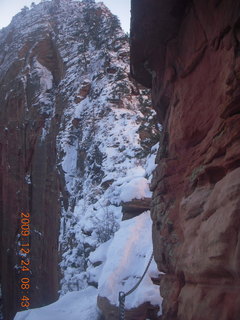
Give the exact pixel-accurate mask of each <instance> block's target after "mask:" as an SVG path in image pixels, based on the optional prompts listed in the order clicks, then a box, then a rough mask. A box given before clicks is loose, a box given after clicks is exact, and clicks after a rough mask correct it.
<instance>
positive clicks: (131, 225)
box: [99, 211, 161, 309]
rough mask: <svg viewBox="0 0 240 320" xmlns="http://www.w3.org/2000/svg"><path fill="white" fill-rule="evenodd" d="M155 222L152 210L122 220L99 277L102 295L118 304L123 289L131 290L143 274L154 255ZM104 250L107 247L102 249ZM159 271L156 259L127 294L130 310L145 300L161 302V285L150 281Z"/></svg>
mask: <svg viewBox="0 0 240 320" xmlns="http://www.w3.org/2000/svg"><path fill="white" fill-rule="evenodd" d="M151 230H152V221H151V218H150V212H149V211H148V212H145V213H143V214H141V215H140V216H138V217H135V218H133V219H130V220H126V221H122V222H121V224H120V229H119V230H118V231H117V232H116V233H115V235H114V237H113V240H112V242H111V243H110V245H109V248H108V251H107V258H106V261H105V264H104V266H103V269H102V273H101V276H100V279H99V295H100V296H102V297H107V298H108V299H109V300H110V302H111V303H112V304H114V305H118V294H119V292H120V291H123V292H125V293H126V292H128V291H129V290H130V289H132V287H134V286H135V284H136V283H137V282H138V280H139V278H140V277H141V276H142V274H143V273H144V271H145V269H146V266H147V264H148V262H149V259H150V257H151V254H152V233H151ZM102 250H105V248H102ZM155 274H158V272H157V266H156V263H155V261H152V262H151V265H150V268H149V270H148V272H147V274H146V275H145V277H144V278H143V281H142V282H141V283H140V285H139V287H138V288H137V289H136V290H135V291H134V292H133V293H132V294H131V295H129V296H127V297H126V301H125V306H126V308H127V309H131V308H135V307H137V306H139V305H141V304H142V303H144V302H145V301H149V302H151V303H152V305H158V306H159V307H160V305H161V299H160V296H159V287H158V286H157V285H154V284H153V283H152V281H151V278H150V277H151V275H155Z"/></svg>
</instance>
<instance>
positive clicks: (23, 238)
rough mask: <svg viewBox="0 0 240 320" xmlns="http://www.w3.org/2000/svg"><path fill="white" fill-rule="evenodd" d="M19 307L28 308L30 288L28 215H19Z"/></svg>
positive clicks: (27, 213)
mask: <svg viewBox="0 0 240 320" xmlns="http://www.w3.org/2000/svg"><path fill="white" fill-rule="evenodd" d="M20 218H21V220H20V223H21V226H20V230H21V231H20V246H19V250H20V252H19V256H20V282H19V289H20V301H19V303H20V306H21V308H22V309H23V310H26V309H28V308H29V307H30V304H31V303H30V297H29V293H30V288H31V280H30V274H31V261H30V250H31V249H30V218H31V216H30V213H29V212H26V213H24V212H21V213H20Z"/></svg>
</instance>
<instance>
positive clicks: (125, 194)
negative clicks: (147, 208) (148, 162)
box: [119, 178, 152, 202]
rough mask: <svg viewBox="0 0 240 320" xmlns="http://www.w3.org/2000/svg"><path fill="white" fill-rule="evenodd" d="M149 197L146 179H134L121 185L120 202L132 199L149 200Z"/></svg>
mask: <svg viewBox="0 0 240 320" xmlns="http://www.w3.org/2000/svg"><path fill="white" fill-rule="evenodd" d="M151 195H152V193H151V192H150V190H149V184H148V181H147V179H146V178H135V179H132V180H131V181H130V182H127V183H124V184H123V185H122V188H121V193H120V196H119V199H120V201H122V202H128V201H131V200H133V199H143V198H149V197H151Z"/></svg>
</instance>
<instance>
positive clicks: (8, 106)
mask: <svg viewBox="0 0 240 320" xmlns="http://www.w3.org/2000/svg"><path fill="white" fill-rule="evenodd" d="M0 87H1V91H0V103H1V108H0V215H1V216H0V218H1V223H0V228H1V246H0V248H1V252H0V257H1V258H0V262H1V265H0V275H1V277H0V285H1V291H2V304H3V313H4V320H8V319H12V317H13V315H14V314H15V312H16V310H20V302H21V301H20V297H21V294H22V292H20V290H19V280H20V278H21V277H22V272H21V266H20V259H21V256H20V248H21V236H20V231H21V229H20V213H21V212H29V213H30V215H31V223H30V228H31V235H30V245H31V247H30V249H31V253H30V255H29V258H30V261H31V266H30V269H31V275H30V280H31V288H30V289H29V292H28V296H29V297H30V301H31V307H32V308H33V307H39V306H42V305H45V304H49V303H51V302H53V301H55V300H56V299H57V297H58V291H59V290H60V291H61V293H65V292H67V291H69V290H78V289H81V288H85V287H86V286H88V285H89V284H92V285H94V286H97V281H98V277H97V271H96V270H95V269H94V266H93V265H94V263H92V262H91V261H90V260H89V254H90V253H91V252H92V251H94V250H95V249H96V248H97V247H98V246H99V245H100V244H101V243H103V242H106V241H107V240H109V239H110V238H111V237H112V236H113V234H114V232H115V231H116V230H117V229H118V228H119V223H120V220H121V217H122V214H121V205H122V203H123V202H125V201H131V200H132V199H134V198H138V199H139V197H140V198H141V197H149V194H150V193H149V188H148V184H149V178H150V176H151V170H150V169H151V168H150V169H149V165H148V164H149V163H150V162H151V161H152V160H151V159H152V158H151V157H150V156H149V155H150V154H151V153H152V156H154V153H155V149H153V150H152V152H151V147H152V145H154V144H155V143H156V142H157V141H158V126H157V125H156V121H155V113H154V112H153V111H152V110H151V108H150V103H149V92H148V90H146V89H144V88H142V87H141V86H140V85H137V84H136V83H135V81H134V80H133V79H132V78H131V76H130V73H129V45H128V38H127V36H126V35H125V34H124V33H123V31H122V30H121V28H120V25H119V22H118V19H117V18H116V17H115V16H113V15H112V14H111V13H110V11H109V10H108V9H107V8H106V7H105V6H104V5H103V4H102V3H98V4H95V2H94V1H82V2H80V1H66V0H61V1H57V0H55V1H45V2H42V3H40V4H39V5H37V6H34V5H33V7H32V9H31V10H28V9H23V10H22V12H21V13H19V14H18V15H16V16H15V17H14V18H13V20H12V22H11V24H10V25H9V26H8V27H7V28H4V29H2V30H1V31H0ZM147 160H151V161H150V162H148V161H147ZM150 167H152V165H151V166H150ZM128 185H129V186H130V187H129V188H130V189H131V192H130V193H129V194H128V195H127V196H126V195H124V190H123V188H125V186H128ZM137 185H141V188H140V189H139V188H138V189H137V190H135V189H134V188H135V186H137ZM59 263H60V265H59ZM97 266H99V264H98V265H97Z"/></svg>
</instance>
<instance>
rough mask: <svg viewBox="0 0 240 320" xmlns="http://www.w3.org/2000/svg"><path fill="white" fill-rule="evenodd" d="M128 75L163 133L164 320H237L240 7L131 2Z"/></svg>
mask: <svg viewBox="0 0 240 320" xmlns="http://www.w3.org/2000/svg"><path fill="white" fill-rule="evenodd" d="M131 28H132V29H131V72H132V75H133V77H134V78H135V79H136V80H137V81H139V82H140V83H142V84H143V85H145V86H147V87H149V88H150V87H151V88H152V100H153V105H154V108H155V110H156V111H157V114H158V117H159V121H160V122H161V123H162V124H163V127H164V128H163V137H162V140H161V142H160V149H159V151H158V156H157V163H158V166H157V168H156V170H155V172H154V176H153V180H152V184H151V189H152V191H153V199H152V204H153V208H152V210H151V215H152V220H153V246H154V258H155V260H156V262H157V265H158V268H159V270H161V271H163V272H164V273H165V275H164V276H162V279H161V286H160V290H161V295H162V297H163V316H162V319H163V320H174V319H178V320H200V319H211V320H219V319H221V320H230V319H231V320H237V319H239V314H240V307H239V306H240V300H239V299H240V297H239V283H240V273H239V270H240V219H239V217H240V215H239V214H240V198H239V191H240V126H239V120H240V114H239V113H240V106H239V99H240V91H239V88H240V86H239V85H240V56H239V49H240V3H239V1H235V0H230V1H228V0H222V1H221V0H220V1H215V0H211V1H206V0H195V1H181V2H179V1H175V0H172V1H167V2H166V1H158V0H132V26H131Z"/></svg>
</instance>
